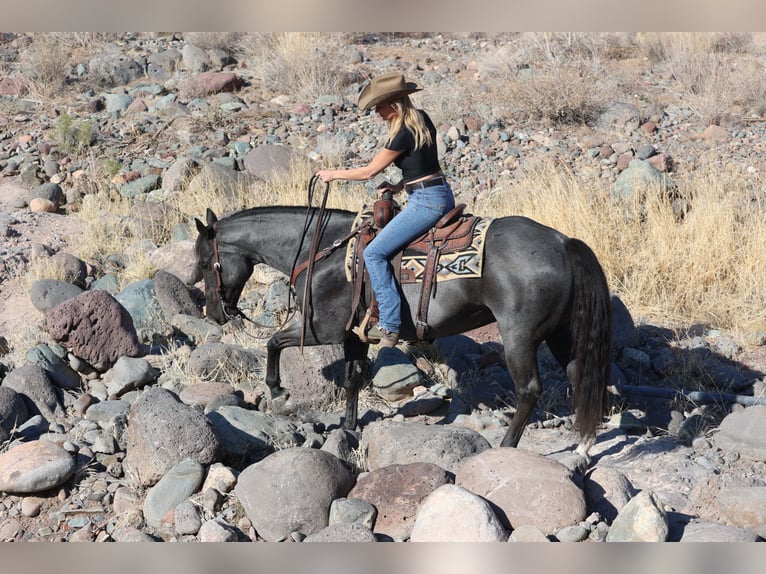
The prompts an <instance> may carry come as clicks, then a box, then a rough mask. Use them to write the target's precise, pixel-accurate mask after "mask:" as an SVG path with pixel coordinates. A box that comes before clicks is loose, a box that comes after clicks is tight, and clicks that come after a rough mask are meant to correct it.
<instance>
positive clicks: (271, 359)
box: [266, 335, 290, 402]
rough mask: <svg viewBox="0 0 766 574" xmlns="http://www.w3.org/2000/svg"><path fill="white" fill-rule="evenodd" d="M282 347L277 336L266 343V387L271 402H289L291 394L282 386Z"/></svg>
mask: <svg viewBox="0 0 766 574" xmlns="http://www.w3.org/2000/svg"><path fill="white" fill-rule="evenodd" d="M282 348H283V347H282V345H281V343H280V341H279V339H278V338H277V335H274V336H273V337H271V338H270V339H269V341H268V343H266V386H267V387H268V389H269V397H268V399H269V400H270V401H272V402H273V401H275V400H280V401H281V402H284V401H287V399H288V398H289V396H290V392H289V391H288V390H287V389H286V388H284V387H283V386H282V378H281V377H280V375H279V359H280V357H281V356H282Z"/></svg>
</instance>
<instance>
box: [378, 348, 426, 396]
mask: <svg viewBox="0 0 766 574" xmlns="http://www.w3.org/2000/svg"><path fill="white" fill-rule="evenodd" d="M422 384H423V375H422V373H421V372H420V371H419V370H418V369H417V367H415V365H413V364H412V362H411V361H410V360H409V358H408V357H407V355H405V354H404V353H403V352H402V350H401V349H399V348H398V347H392V348H388V347H381V348H380V350H379V351H378V356H377V358H376V360H375V366H374V367H373V369H372V386H373V388H374V389H375V392H376V393H378V394H379V395H380V396H381V397H383V398H384V399H386V400H388V401H398V400H401V399H404V398H410V397H412V389H414V388H415V387H417V386H419V385H422Z"/></svg>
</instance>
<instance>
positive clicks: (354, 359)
mask: <svg viewBox="0 0 766 574" xmlns="http://www.w3.org/2000/svg"><path fill="white" fill-rule="evenodd" d="M368 348H369V345H368V344H366V343H362V342H361V341H359V340H357V339H355V338H351V339H347V340H346V341H344V343H343V353H344V356H345V359H346V376H345V378H344V380H343V389H344V390H345V391H346V416H345V418H344V419H343V428H345V429H347V430H354V429H355V428H356V424H357V417H358V413H359V391H360V390H361V388H362V385H364V376H365V365H366V363H367V350H368Z"/></svg>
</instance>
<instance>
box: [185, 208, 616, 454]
mask: <svg viewBox="0 0 766 574" xmlns="http://www.w3.org/2000/svg"><path fill="white" fill-rule="evenodd" d="M313 213H314V215H313V216H312V217H307V211H306V209H305V208H302V207H258V208H253V209H247V210H244V211H240V212H238V213H234V214H233V215H230V216H228V217H225V218H222V219H221V220H220V221H219V220H217V218H216V216H215V214H214V213H213V212H212V211H211V210H209V209H208V210H207V222H206V223H202V222H201V221H200V220H196V225H197V229H198V231H199V236H198V238H197V241H196V246H195V248H196V254H197V259H198V263H199V265H200V267H201V269H202V271H203V274H204V280H205V298H206V302H207V305H206V308H207V311H206V312H207V316H208V317H210V318H212V319H213V320H215V321H216V322H218V323H221V324H222V323H225V322H226V320H227V319H228V318H229V317H231V316H232V315H235V314H238V313H239V311H238V309H237V303H238V300H239V297H240V295H241V293H242V289H243V287H244V285H245V282H246V281H247V280H248V278H249V277H250V275H251V274H252V272H253V266H254V265H255V264H257V263H265V264H266V265H269V266H271V267H273V268H275V269H277V270H279V271H281V272H283V273H285V274H287V275H290V273H291V271H292V270H293V268H294V266H295V265H296V264H298V263H301V262H303V261H305V260H306V259H307V258H308V254H309V250H310V246H309V244H310V243H311V238H312V237H313V236H314V230H315V227H316V225H317V217H318V215H317V213H318V210H314V212H313ZM355 217H356V214H355V213H352V212H349V211H343V210H335V209H327V210H326V211H324V216H323V217H322V221H321V222H320V223H319V224H320V225H321V235H320V243H319V249H320V250H321V249H324V248H328V247H330V246H331V245H332V243H333V241H335V240H337V239H339V238H344V237H346V236H347V235H348V234H349V232H350V230H351V226H352V223H353V222H354V219H355ZM484 249H485V252H484V257H485V259H484V269H483V273H482V276H481V277H478V278H467V279H455V280H450V281H444V282H441V283H439V287H438V289H437V290H436V296H435V298H434V299H433V300H432V301H431V304H430V308H429V313H428V324H429V326H430V331H429V333H430V336H432V337H433V338H438V337H445V336H448V335H455V334H459V333H465V332H466V331H469V330H471V329H474V328H476V327H481V326H483V325H487V324H489V323H491V322H493V321H497V325H498V328H499V332H500V336H501V338H502V343H503V345H504V347H505V358H506V363H507V366H508V370H509V372H510V374H511V376H512V378H513V381H514V383H515V386H516V398H517V403H518V408H517V410H516V413H515V414H514V416H513V420H512V421H511V425H510V427H509V429H508V432H507V433H506V435H505V437H504V439H503V442H502V446H512V447H515V446H517V445H518V443H519V440H520V439H521V435H522V433H523V431H524V427H525V425H526V424H527V422H528V420H529V418H530V415H531V414H532V412H533V409H534V408H535V405H536V403H537V400H538V398H539V397H540V394H541V392H542V381H541V380H540V374H539V372H538V366H537V350H538V347H539V346H540V344H541V343H542V342H543V341H545V342H546V343H547V345H548V347H549V348H550V350H551V352H552V354H553V355H554V357H555V358H556V360H557V361H558V362H559V364H560V365H561V366H562V368H563V369H564V370H565V371H566V373H567V375H568V376H569V379H570V381H571V382H572V385H573V390H574V408H575V412H576V424H575V427H576V428H577V430H578V431H579V433H580V438H581V441H580V444H579V447H578V448H577V454H579V455H582V456H584V457H587V452H588V450H589V448H590V446H591V445H592V444H593V442H594V441H595V436H596V428H597V427H598V425H599V424H600V423H601V421H602V417H603V415H604V412H605V409H606V403H607V397H606V387H607V384H608V381H609V373H610V344H611V320H610V300H609V290H608V287H607V282H606V278H605V276H604V273H603V270H602V268H601V265H600V264H599V262H598V260H597V259H596V256H595V255H594V253H593V251H592V250H591V249H590V248H589V247H588V246H587V245H586V244H585V243H583V242H582V241H580V240H578V239H573V238H569V237H566V236H565V235H563V234H562V233H560V232H558V231H556V230H554V229H551V228H550V227H546V226H544V225H541V224H539V223H537V222H535V221H532V220H531V219H528V218H525V217H517V216H512V217H501V218H497V219H495V220H493V222H492V223H491V225H490V226H489V229H488V230H487V234H486V238H485V247H484ZM344 259H345V249H337V250H335V251H333V252H332V253H331V254H330V255H329V256H328V257H327V258H326V259H323V260H321V261H317V262H316V264H315V266H314V270H313V281H312V296H311V299H312V300H311V302H310V303H311V304H310V305H309V314H308V316H303V317H299V319H302V320H303V321H305V322H306V325H305V333H303V327H302V324H301V320H296V321H292V322H289V323H288V324H287V325H286V326H285V327H284V328H283V329H282V330H280V331H278V332H277V333H275V334H274V335H273V336H272V337H271V338H270V339H269V341H268V344H267V349H268V354H267V360H266V383H267V385H268V387H269V389H270V392H271V395H272V398H274V397H279V396H283V395H284V394H285V393H286V391H285V389H283V387H282V386H281V381H280V375H279V358H280V355H281V352H282V349H284V348H287V347H293V346H298V345H301V344H305V345H307V346H312V345H328V344H341V343H342V344H343V346H344V351H345V359H346V377H345V381H344V382H343V388H344V389H345V391H346V414H345V420H344V425H345V426H346V427H347V428H354V427H356V423H357V401H358V395H359V390H360V388H361V387H362V385H363V383H364V380H363V369H362V366H363V364H364V361H365V360H366V358H367V350H368V344H366V343H363V342H362V341H360V340H359V338H358V337H357V335H356V334H354V333H353V332H351V331H347V330H346V328H345V327H346V321H347V319H348V317H349V316H350V313H351V300H352V286H351V284H350V283H349V282H348V281H347V279H346V272H345V262H344ZM305 278H306V273H302V274H301V275H300V276H299V277H298V279H297V282H296V289H295V291H296V293H297V304H298V308H299V309H303V310H304V315H305V306H304V302H303V301H302V300H301V297H302V294H303V292H304V287H305V285H304V281H305ZM402 288H403V294H404V299H403V307H402V315H403V317H402V327H401V336H402V339H404V340H415V339H416V336H415V326H414V316H415V313H416V311H417V307H418V301H419V295H420V285H419V284H404V285H403V286H402ZM302 339H303V342H302Z"/></svg>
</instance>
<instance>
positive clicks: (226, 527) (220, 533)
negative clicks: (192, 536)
mask: <svg viewBox="0 0 766 574" xmlns="http://www.w3.org/2000/svg"><path fill="white" fill-rule="evenodd" d="M197 536H198V538H199V541H200V542H236V541H237V538H238V537H237V532H236V531H235V530H234V528H233V527H232V526H231V524H227V523H226V522H225V521H223V520H221V519H220V518H213V519H212V520H207V521H205V523H204V524H202V526H201V527H200V529H199V533H198V534H197Z"/></svg>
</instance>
